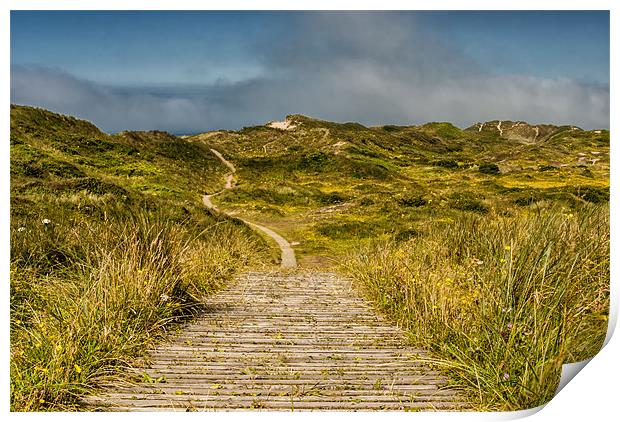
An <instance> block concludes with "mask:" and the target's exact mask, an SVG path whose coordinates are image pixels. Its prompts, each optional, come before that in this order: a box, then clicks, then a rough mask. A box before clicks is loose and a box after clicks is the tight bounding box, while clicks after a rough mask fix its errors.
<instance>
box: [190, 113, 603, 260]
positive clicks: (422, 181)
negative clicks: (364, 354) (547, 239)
mask: <svg viewBox="0 0 620 422" xmlns="http://www.w3.org/2000/svg"><path fill="white" fill-rule="evenodd" d="M498 125H499V126H500V128H503V129H502V131H501V132H500V131H499V130H498V128H497V127H498ZM480 127H482V130H479V128H480ZM536 133H538V135H536ZM187 140H188V141H192V142H195V143H196V144H204V145H206V146H208V147H210V148H215V149H217V150H218V151H220V152H221V153H222V154H224V156H225V157H227V158H228V159H230V160H231V161H232V162H234V163H235V165H236V166H237V169H238V181H237V186H236V188H235V189H234V190H232V191H230V192H226V193H225V194H223V195H221V196H220V197H219V198H218V201H219V203H220V204H221V205H222V206H223V207H224V208H225V209H227V210H229V211H232V212H233V213H239V215H243V216H246V217H250V218H252V219H255V220H257V221H259V222H262V223H265V224H267V225H272V226H274V227H277V228H279V229H280V230H281V231H282V232H283V233H285V234H286V235H287V236H288V237H289V238H290V239H291V240H293V241H296V242H299V243H300V245H299V246H298V251H299V253H301V254H302V256H303V255H307V257H308V262H311V261H314V260H316V259H318V260H319V261H321V257H329V256H334V255H339V254H341V253H344V252H345V251H346V250H349V249H350V248H355V247H357V246H359V242H363V241H364V239H368V238H375V237H377V236H379V237H390V236H396V237H397V238H408V237H410V236H413V235H415V234H416V233H418V232H421V231H424V227H425V226H426V225H427V223H428V221H429V220H442V219H444V220H445V219H449V218H452V217H454V216H455V215H458V214H461V213H471V212H473V213H478V214H485V213H493V214H506V215H508V214H519V213H522V212H524V211H526V210H528V209H532V207H541V206H548V205H550V204H551V203H558V204H561V205H562V206H564V207H566V208H567V209H570V208H571V207H575V206H578V204H581V203H587V202H590V203H598V202H601V201H602V202H605V201H606V200H607V199H608V197H609V192H608V188H609V131H606V130H595V131H584V130H581V129H578V128H574V127H570V126H567V127H558V126H553V125H538V126H531V125H528V124H527V123H524V122H502V123H501V125H500V122H499V121H492V122H486V123H484V124H478V125H473V126H472V127H470V128H467V129H464V130H461V129H459V128H457V127H455V126H453V125H451V124H450V123H428V124H424V125H419V126H378V127H364V126H362V125H360V124H357V123H342V124H341V123H332V122H326V121H321V120H316V119H312V118H309V117H306V116H301V115H290V116H287V117H286V120H285V121H284V122H280V123H277V124H274V123H270V124H267V125H265V126H256V127H247V128H244V129H242V130H240V131H218V132H208V133H203V134H199V135H195V136H191V137H188V138H187Z"/></svg>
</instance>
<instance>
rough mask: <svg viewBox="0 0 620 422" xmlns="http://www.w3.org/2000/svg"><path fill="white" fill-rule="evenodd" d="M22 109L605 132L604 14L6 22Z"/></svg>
mask: <svg viewBox="0 0 620 422" xmlns="http://www.w3.org/2000/svg"><path fill="white" fill-rule="evenodd" d="M11 77H12V78H11V101H12V102H16V103H20V104H30V105H35V106H41V107H45V108H49V109H51V110H53V111H57V112H62V113H67V114H73V115H77V116H78V117H82V118H86V119H89V120H91V121H93V122H94V123H95V124H97V125H98V126H100V127H101V128H102V129H103V130H106V131H109V132H114V131H119V130H123V129H163V130H169V131H172V132H175V133H190V132H197V131H202V130H210V129H219V128H225V129H236V128H240V127H242V126H246V125H251V124H260V123H264V122H265V121H267V120H275V119H281V118H282V117H284V115H286V114H291V113H303V114H308V115H311V116H315V117H320V118H324V119H328V120H336V121H359V122H361V123H363V124H381V123H396V124H418V123H423V122H426V121H451V122H454V123H455V124H457V125H459V126H467V125H469V124H471V123H474V122H476V121H484V120H491V119H504V120H508V119H512V120H528V121H531V122H532V123H542V122H551V123H558V124H562V123H564V124H577V125H581V126H583V127H586V128H595V127H608V126H609V14H608V13H607V12H580V11H577V12H541V11H538V12H525V11H517V12H476V11H467V12H196V11H194V12H166V11H162V12H110V11H100V12H66V11H41V12H36V11H13V12H11Z"/></svg>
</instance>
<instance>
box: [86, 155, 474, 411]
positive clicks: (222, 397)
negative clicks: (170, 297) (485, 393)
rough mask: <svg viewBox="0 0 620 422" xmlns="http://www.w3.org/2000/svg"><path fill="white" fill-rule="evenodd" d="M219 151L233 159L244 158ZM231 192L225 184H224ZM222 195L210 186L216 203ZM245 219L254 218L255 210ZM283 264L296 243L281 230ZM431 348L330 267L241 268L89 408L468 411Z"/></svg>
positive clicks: (291, 258) (290, 257) (229, 181)
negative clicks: (431, 358)
mask: <svg viewBox="0 0 620 422" xmlns="http://www.w3.org/2000/svg"><path fill="white" fill-rule="evenodd" d="M212 151H213V153H214V154H215V155H216V156H217V157H218V158H219V159H220V160H222V162H223V163H224V164H226V165H227V166H228V168H229V169H230V170H231V174H230V175H228V176H227V183H226V187H225V188H224V190H225V189H231V188H232V186H233V181H234V174H235V172H236V170H235V167H234V166H233V165H232V164H231V163H229V162H228V161H226V160H225V159H224V157H222V155H221V154H220V153H219V152H217V151H215V150H212ZM218 193H219V192H218ZM214 195H217V194H213V195H205V196H204V197H203V201H204V203H205V205H207V206H208V207H210V208H212V209H216V207H215V206H214V205H213V203H212V202H211V199H210V198H211V197H213V196H214ZM244 221H245V220H244ZM246 223H247V224H250V225H252V226H253V227H255V228H257V229H259V230H262V231H263V232H265V233H266V234H267V235H269V236H271V237H272V238H273V239H274V240H275V241H276V242H277V243H278V245H279V246H280V248H281V250H282V267H286V268H288V267H294V266H295V254H294V252H293V250H292V249H291V247H290V244H289V243H288V242H287V241H286V239H284V238H283V237H282V236H280V235H278V234H277V233H275V232H274V231H273V230H271V229H269V228H267V227H263V226H259V225H257V224H255V223H252V222H249V221H246ZM427 358H428V355H427V353H426V351H425V350H422V349H419V348H416V347H412V346H411V344H410V343H409V342H408V340H407V336H406V333H405V332H404V331H402V330H401V329H400V328H398V327H395V326H394V325H393V324H391V323H389V322H388V321H385V320H384V319H383V318H382V317H381V316H379V315H377V313H376V311H375V310H374V309H373V307H372V306H371V304H370V303H368V302H367V301H366V300H364V299H363V298H362V297H361V296H359V295H358V293H357V291H356V290H355V289H354V288H353V286H352V282H351V280H350V279H348V278H345V277H342V276H339V275H337V274H335V273H329V272H301V271H294V272H293V271H282V270H279V271H272V272H265V271H262V272H246V273H244V274H240V275H238V276H237V277H235V279H234V280H233V281H232V282H231V283H230V284H229V285H228V286H227V287H226V288H225V289H224V290H222V291H220V292H219V293H217V294H215V295H213V296H211V297H210V298H209V299H208V300H206V301H205V303H204V312H203V313H202V314H201V315H200V316H199V317H198V318H196V319H195V320H194V321H193V322H191V323H189V324H185V325H183V326H182V327H180V329H179V330H178V331H176V332H174V333H173V334H171V335H169V336H168V338H167V339H166V341H164V342H162V343H161V344H159V345H158V346H157V347H155V348H153V349H151V350H149V351H148V353H147V357H146V359H144V360H143V361H142V362H141V363H139V364H135V366H133V367H127V368H126V371H127V372H128V373H129V374H131V375H133V378H132V379H133V381H124V382H121V381H118V380H117V381H115V382H112V383H111V384H109V385H104V386H102V389H101V390H100V391H98V392H97V394H95V395H93V396H90V397H88V398H86V399H84V400H83V402H84V404H85V405H86V406H87V408H88V409H89V410H105V411H182V412H186V411H199V410H200V411H206V410H286V411H292V410H340V411H342V410H460V409H462V408H467V404H466V403H465V402H464V400H463V397H461V395H460V394H459V392H458V391H456V390H454V389H450V388H448V387H447V386H446V382H447V379H446V378H445V377H444V375H442V374H440V373H439V372H437V371H436V370H434V369H432V368H430V367H429V366H428V365H427V364H426V359H427Z"/></svg>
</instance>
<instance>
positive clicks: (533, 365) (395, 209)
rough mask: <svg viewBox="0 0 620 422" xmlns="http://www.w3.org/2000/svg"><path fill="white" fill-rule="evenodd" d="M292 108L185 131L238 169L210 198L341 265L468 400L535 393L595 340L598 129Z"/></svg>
mask: <svg viewBox="0 0 620 422" xmlns="http://www.w3.org/2000/svg"><path fill="white" fill-rule="evenodd" d="M289 118H290V119H291V120H292V121H294V122H295V123H296V128H295V129H294V130H289V131H283V130H278V129H271V128H267V127H254V128H245V129H244V130H242V131H239V132H219V133H212V134H208V135H198V136H196V137H195V138H194V139H196V140H200V141H202V142H205V143H206V144H208V145H210V146H212V147H214V148H216V149H218V150H220V151H221V152H223V153H224V155H225V156H227V157H229V158H230V159H231V160H232V161H233V162H234V163H235V164H236V166H237V169H238V176H239V185H238V187H237V188H235V189H234V190H232V191H230V192H226V193H225V194H224V195H222V196H220V197H219V198H217V201H219V204H220V205H222V206H223V207H224V208H226V209H231V210H236V211H237V212H239V213H241V214H244V215H250V216H251V217H252V218H254V219H256V220H258V221H261V222H263V223H264V224H267V225H271V226H274V227H277V228H278V229H280V231H281V232H282V233H284V234H285V235H286V236H287V237H288V238H289V239H290V240H293V241H298V242H299V243H300V244H299V245H298V246H296V252H297V253H298V255H299V256H300V258H301V259H300V261H301V262H302V265H304V264H306V263H308V264H314V265H318V266H319V267H321V268H324V267H325V266H329V265H334V266H335V267H336V268H339V269H340V270H341V271H343V272H344V273H346V274H347V275H349V276H350V277H352V278H353V279H354V280H355V282H356V285H357V286H358V288H359V289H360V290H361V291H363V292H364V293H365V294H366V295H367V297H368V298H369V299H371V300H372V301H373V302H374V303H375V304H376V306H377V308H378V309H379V310H380V311H381V312H383V313H384V314H386V315H387V316H388V317H389V318H391V319H393V320H394V321H395V322H398V323H399V324H401V325H403V326H404V327H406V328H407V329H408V331H409V332H410V333H411V338H412V341H413V342H414V343H415V344H418V345H424V346H426V347H428V348H429V349H430V350H431V351H432V353H433V354H432V356H433V362H432V363H433V364H435V365H438V366H441V367H442V368H444V369H448V370H449V371H450V373H451V374H452V375H453V382H454V384H455V385H458V386H460V387H461V388H463V389H464V390H465V391H466V393H467V394H468V396H469V397H470V398H471V400H472V402H473V403H474V405H475V407H476V408H478V409H484V410H488V409H501V410H516V409H523V408H527V407H532V406H537V405H540V404H543V403H545V402H547V401H548V400H549V399H550V398H551V397H552V395H553V392H554V391H555V389H556V387H557V383H558V380H559V374H560V369H561V365H562V364H563V363H565V362H572V361H577V360H581V359H585V358H588V357H591V356H593V355H594V354H596V353H597V352H598V350H599V349H600V347H601V345H602V342H603V339H604V337H605V334H606V329H607V315H608V303H609V205H608V201H609V132H608V131H605V130H594V131H584V130H581V129H579V128H575V127H572V126H561V127H558V126H552V125H539V126H538V128H536V127H533V126H530V125H527V124H525V123H523V122H502V127H503V128H504V129H503V132H502V134H500V132H499V131H498V130H497V125H498V123H499V122H497V121H495V122H488V123H486V124H484V125H483V126H482V130H479V129H480V125H474V126H472V127H471V128H468V129H465V130H461V129H459V128H457V127H455V126H453V125H451V124H449V123H429V124H425V125H420V126H380V127H371V128H367V127H364V126H361V125H358V124H350V123H345V124H337V123H331V122H323V121H319V120H315V119H310V118H307V117H304V116H290V117H289ZM317 257H318V258H321V257H328V258H329V259H323V260H321V259H317Z"/></svg>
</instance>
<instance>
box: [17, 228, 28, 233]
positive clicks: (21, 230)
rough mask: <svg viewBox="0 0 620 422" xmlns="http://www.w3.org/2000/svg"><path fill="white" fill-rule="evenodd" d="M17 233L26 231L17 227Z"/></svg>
mask: <svg viewBox="0 0 620 422" xmlns="http://www.w3.org/2000/svg"><path fill="white" fill-rule="evenodd" d="M17 231H18V232H25V231H26V228H25V227H18V228H17Z"/></svg>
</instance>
